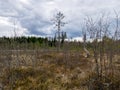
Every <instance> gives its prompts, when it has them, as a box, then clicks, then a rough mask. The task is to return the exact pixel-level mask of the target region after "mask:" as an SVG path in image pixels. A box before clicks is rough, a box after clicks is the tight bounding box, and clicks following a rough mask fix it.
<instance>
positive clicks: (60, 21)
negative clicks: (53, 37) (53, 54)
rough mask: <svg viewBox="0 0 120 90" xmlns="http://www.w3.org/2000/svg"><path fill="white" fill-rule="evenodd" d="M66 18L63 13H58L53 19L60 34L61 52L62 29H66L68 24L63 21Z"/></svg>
mask: <svg viewBox="0 0 120 90" xmlns="http://www.w3.org/2000/svg"><path fill="white" fill-rule="evenodd" d="M64 18H65V16H64V14H63V13H62V12H60V11H59V12H58V13H57V14H56V16H55V17H54V18H53V19H52V21H53V24H54V25H55V27H56V28H57V33H58V37H57V39H58V51H59V50H60V42H61V27H64V25H65V24H66V23H65V22H64V21H63V19H64Z"/></svg>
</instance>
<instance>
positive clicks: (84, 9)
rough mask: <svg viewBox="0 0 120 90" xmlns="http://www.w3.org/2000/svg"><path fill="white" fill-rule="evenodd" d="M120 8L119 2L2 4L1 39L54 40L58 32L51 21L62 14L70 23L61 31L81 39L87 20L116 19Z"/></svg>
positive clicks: (27, 0) (7, 0)
mask: <svg viewBox="0 0 120 90" xmlns="http://www.w3.org/2000/svg"><path fill="white" fill-rule="evenodd" d="M119 7H120V0H0V37H2V36H9V37H12V36H14V35H15V34H16V35H17V36H43V37H49V36H53V35H54V34H55V32H56V31H57V28H55V27H54V25H53V23H52V21H51V20H52V19H53V18H54V16H55V15H56V13H57V12H59V11H61V12H62V13H63V14H64V16H65V18H64V21H65V22H67V24H66V25H65V26H64V27H62V28H61V30H62V31H65V32H67V35H68V37H73V38H78V37H80V36H81V24H82V23H83V22H84V18H85V17H86V16H91V17H98V16H99V15H100V13H107V14H108V13H110V14H111V16H114V10H116V11H118V12H119V11H120V8H119Z"/></svg>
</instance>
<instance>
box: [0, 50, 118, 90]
mask: <svg viewBox="0 0 120 90" xmlns="http://www.w3.org/2000/svg"><path fill="white" fill-rule="evenodd" d="M0 54H1V56H0V67H1V68H0V69H1V73H0V86H1V88H3V89H4V90H88V83H89V80H90V79H91V77H94V76H95V74H94V69H95V63H94V60H93V57H92V56H91V57H89V58H85V57H84V55H83V53H82V52H75V51H74V52H73V51H69V52H68V51H61V52H56V51H37V50H36V51H32V50H31V51H8V52H6V51H1V52H0ZM115 63H116V64H115V67H116V69H115V72H117V74H116V76H115V78H113V81H114V83H118V86H117V87H118V88H119V83H120V79H119V75H120V73H119V71H120V68H119V67H120V63H119V60H117V61H116V62H115ZM116 70H117V71H116ZM105 90H107V89H105ZM108 90H112V89H108ZM115 90H118V89H115Z"/></svg>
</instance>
